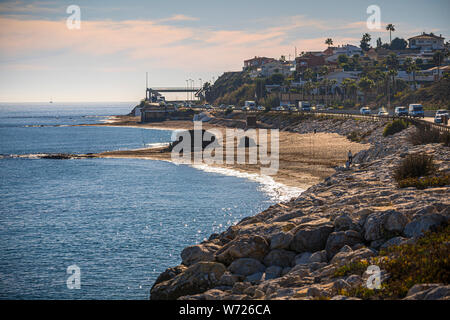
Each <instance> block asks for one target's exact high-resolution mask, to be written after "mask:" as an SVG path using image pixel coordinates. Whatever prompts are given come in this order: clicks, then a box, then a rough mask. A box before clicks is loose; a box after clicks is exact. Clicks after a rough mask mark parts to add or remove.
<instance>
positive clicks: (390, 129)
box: [383, 119, 409, 137]
mask: <svg viewBox="0 0 450 320" xmlns="http://www.w3.org/2000/svg"><path fill="white" fill-rule="evenodd" d="M408 126H409V123H408V122H407V121H405V120H403V119H398V120H394V121H392V122H389V123H388V124H387V125H386V127H385V128H384V131H383V137H387V136H390V135H393V134H396V133H398V132H400V131H403V130H404V129H406V128H408Z"/></svg>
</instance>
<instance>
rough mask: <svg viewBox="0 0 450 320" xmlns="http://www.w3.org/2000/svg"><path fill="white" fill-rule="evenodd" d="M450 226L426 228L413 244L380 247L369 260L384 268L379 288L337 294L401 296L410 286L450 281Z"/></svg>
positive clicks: (383, 297) (375, 296) (371, 297)
mask: <svg viewBox="0 0 450 320" xmlns="http://www.w3.org/2000/svg"><path fill="white" fill-rule="evenodd" d="M449 242H450V225H447V226H442V227H440V228H437V229H435V230H434V232H433V231H428V232H426V233H425V235H424V236H423V237H421V238H419V239H418V240H417V242H416V243H414V244H404V245H400V246H392V247H389V248H388V249H385V250H381V251H380V256H378V257H375V258H373V259H372V261H371V263H373V264H375V265H378V266H379V267H380V269H382V270H385V271H386V272H387V274H389V277H388V279H387V280H385V281H383V283H382V284H381V289H379V290H371V289H368V288H365V287H363V286H359V287H357V288H353V289H350V290H347V291H345V290H342V291H341V292H340V293H341V294H344V295H348V296H353V297H359V298H362V299H402V298H404V297H405V296H406V294H407V293H408V290H409V289H411V287H412V286H414V285H416V284H420V283H443V284H444V285H448V284H449V282H450V258H449V257H450V246H449Z"/></svg>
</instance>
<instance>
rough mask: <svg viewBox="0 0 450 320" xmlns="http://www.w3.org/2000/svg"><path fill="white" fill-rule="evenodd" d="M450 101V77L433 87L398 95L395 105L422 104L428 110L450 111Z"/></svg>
mask: <svg viewBox="0 0 450 320" xmlns="http://www.w3.org/2000/svg"><path fill="white" fill-rule="evenodd" d="M449 101H450V77H448V76H447V77H444V78H443V79H441V80H440V81H438V82H435V83H433V84H432V85H431V86H428V87H424V88H420V89H418V90H417V91H409V92H406V93H403V94H398V95H397V96H396V99H395V101H394V104H395V105H408V104H410V103H421V104H423V106H424V107H425V108H426V109H448V108H449V107H450V105H449Z"/></svg>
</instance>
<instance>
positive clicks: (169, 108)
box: [141, 103, 176, 123]
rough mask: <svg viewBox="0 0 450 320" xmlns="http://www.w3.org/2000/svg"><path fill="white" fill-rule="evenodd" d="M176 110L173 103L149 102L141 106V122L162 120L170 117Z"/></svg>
mask: <svg viewBox="0 0 450 320" xmlns="http://www.w3.org/2000/svg"><path fill="white" fill-rule="evenodd" d="M175 111H176V108H175V106H173V105H160V104H158V103H149V104H146V106H145V107H143V108H141V122H143V123H145V122H161V121H164V120H166V119H168V118H169V115H170V114H171V113H173V112H175Z"/></svg>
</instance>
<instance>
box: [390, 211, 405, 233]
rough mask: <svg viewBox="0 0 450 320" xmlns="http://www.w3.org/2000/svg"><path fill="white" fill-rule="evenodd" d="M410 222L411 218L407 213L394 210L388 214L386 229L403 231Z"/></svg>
mask: <svg viewBox="0 0 450 320" xmlns="http://www.w3.org/2000/svg"><path fill="white" fill-rule="evenodd" d="M408 222H409V219H408V218H407V217H406V215H404V214H403V213H401V212H398V211H392V212H390V213H389V214H388V217H387V220H386V222H385V229H386V230H387V231H391V232H397V233H401V232H403V229H404V228H405V226H406V224H407V223H408Z"/></svg>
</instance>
